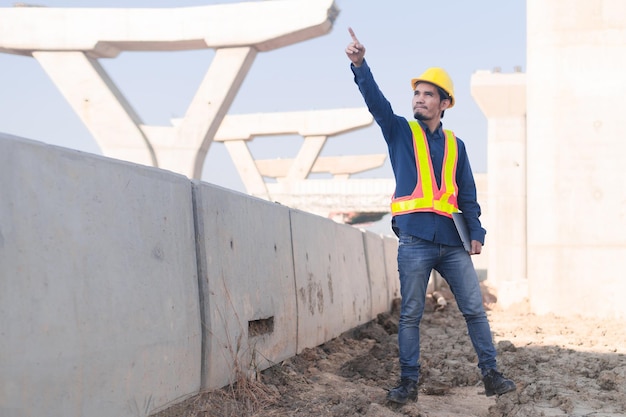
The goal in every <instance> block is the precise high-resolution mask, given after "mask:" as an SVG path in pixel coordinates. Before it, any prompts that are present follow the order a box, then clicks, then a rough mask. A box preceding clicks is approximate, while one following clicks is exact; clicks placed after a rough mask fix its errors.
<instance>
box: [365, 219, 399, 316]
mask: <svg viewBox="0 0 626 417" xmlns="http://www.w3.org/2000/svg"><path fill="white" fill-rule="evenodd" d="M363 243H364V245H365V259H366V265H367V275H368V276H369V284H370V292H371V298H372V316H373V317H376V316H377V315H378V314H380V313H384V312H387V311H390V310H391V301H392V300H391V298H390V297H391V294H390V293H389V285H388V284H387V266H386V263H385V246H384V243H383V239H381V237H380V235H378V234H376V233H373V232H368V231H364V233H363Z"/></svg>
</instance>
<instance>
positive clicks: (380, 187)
mask: <svg viewBox="0 0 626 417" xmlns="http://www.w3.org/2000/svg"><path fill="white" fill-rule="evenodd" d="M338 13H339V10H338V8H337V6H336V5H335V3H334V1H333V0H322V1H320V0H301V1H298V2H294V1H290V0H273V1H266V2H256V3H245V4H237V3H235V4H221V5H212V6H201V7H183V8H174V9H58V8H45V7H43V8H42V7H15V8H9V9H3V10H2V11H0V21H1V22H2V27H1V29H0V34H1V36H0V52H5V53H12V54H20V55H30V56H32V57H33V58H35V59H36V60H37V61H38V62H39V63H40V64H41V66H42V67H43V69H44V70H45V71H46V73H47V74H48V75H49V76H50V78H51V79H52V80H53V82H54V83H55V84H56V86H57V87H58V88H59V90H60V91H61V93H62V94H63V96H64V97H65V98H66V100H67V101H68V102H69V104H70V105H71V106H72V108H73V109H74V111H75V112H76V113H77V114H78V116H79V117H80V119H81V120H82V121H83V123H84V124H85V125H86V126H87V129H88V130H89V131H90V132H91V134H92V135H93V137H94V139H95V140H96V142H97V143H98V145H99V147H100V149H101V150H102V152H103V154H104V155H105V156H109V157H113V158H118V159H123V160H127V161H132V162H136V163H140V164H144V165H150V166H155V167H160V168H163V169H168V170H171V171H174V172H178V173H181V174H183V175H186V176H188V177H189V178H195V179H199V178H200V176H201V172H202V167H203V164H204V161H205V157H206V154H207V152H208V150H209V148H210V146H211V144H212V143H213V142H214V141H221V142H224V144H225V146H226V148H227V149H228V151H229V153H230V155H231V157H232V160H233V162H234V163H235V165H236V167H237V170H238V172H239V174H240V175H241V178H242V181H243V183H244V185H245V187H246V191H247V192H248V193H249V194H251V195H254V196H257V197H260V198H263V199H266V200H270V201H277V202H280V203H282V204H285V205H288V206H290V207H293V208H298V209H301V210H305V211H309V212H312V213H315V214H319V215H322V216H325V217H332V218H333V219H335V220H336V221H339V222H345V223H363V222H369V221H375V220H378V219H380V218H381V217H382V216H383V215H385V214H386V213H388V212H389V207H388V202H389V195H390V194H391V193H392V192H393V187H394V184H393V181H392V180H354V179H349V177H350V175H351V174H355V173H358V172H362V171H366V170H369V169H373V168H377V167H379V166H381V165H382V164H383V163H384V161H385V158H386V155H384V154H381V155H363V156H342V157H340V156H337V157H321V158H319V154H320V152H321V150H322V147H323V146H324V144H325V142H326V140H327V139H328V138H329V137H331V136H333V135H338V134H341V133H346V132H349V131H352V130H355V129H359V128H362V127H365V126H368V125H370V124H371V123H372V122H373V119H372V116H371V115H370V114H369V112H368V111H367V109H365V108H359V109H337V110H324V111H310V112H293V113H275V114H249V115H228V114H227V113H228V109H229V108H230V106H231V104H232V102H233V100H234V98H235V96H236V94H237V92H238V90H239V88H240V86H241V84H242V82H243V80H244V79H245V77H246V75H247V74H248V71H249V70H250V68H251V66H252V64H253V62H254V59H255V57H256V55H257V54H258V53H259V52H267V51H272V50H275V49H278V48H281V47H284V46H288V45H292V44H295V43H298V42H302V41H304V40H307V39H311V38H314V37H317V36H321V35H324V34H326V33H328V31H330V29H331V28H332V25H333V22H334V20H335V18H336V16H337V14H338ZM260 16H263V18H262V19H260V18H259V17H260ZM284 16H289V19H284V18H282V17H284ZM189 49H214V50H215V57H214V58H213V61H212V63H211V65H210V67H209V69H208V71H207V73H206V75H205V77H204V80H203V81H202V83H201V84H200V86H199V88H198V90H197V92H196V94H195V96H194V98H193V99H192V101H191V103H190V104H189V107H188V109H187V112H186V114H185V115H184V117H183V118H181V119H179V120H174V121H173V123H172V125H171V126H151V125H146V124H144V123H143V122H142V120H141V119H140V117H139V115H138V114H137V112H136V111H135V110H134V109H133V108H132V106H131V104H130V103H129V102H128V101H127V100H126V99H125V98H124V95H123V93H122V91H121V90H120V89H119V88H118V87H117V86H116V85H115V83H114V82H113V80H112V79H111V78H110V77H109V76H108V75H107V73H106V71H105V69H104V68H103V67H102V66H101V65H100V63H99V61H98V60H99V59H101V58H115V57H117V56H118V55H119V54H120V53H121V52H123V51H181V50H189ZM283 134H295V135H300V136H302V137H303V138H304V144H303V145H302V148H301V149H300V152H299V153H298V155H297V156H296V157H295V158H294V159H289V160H287V159H282V160H264V161H254V160H253V158H252V155H251V153H250V152H249V150H248V147H247V141H249V140H251V139H253V138H254V137H255V136H261V135H283ZM311 173H327V174H331V175H332V176H333V178H332V179H324V180H312V179H310V178H309V175H310V174H311Z"/></svg>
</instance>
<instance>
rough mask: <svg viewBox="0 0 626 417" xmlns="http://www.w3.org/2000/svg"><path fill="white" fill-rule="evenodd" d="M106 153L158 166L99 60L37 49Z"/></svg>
mask: <svg viewBox="0 0 626 417" xmlns="http://www.w3.org/2000/svg"><path fill="white" fill-rule="evenodd" d="M32 55H33V57H34V58H35V59H37V61H38V62H39V64H41V66H42V68H43V69H44V70H45V71H46V73H47V74H48V76H49V77H50V78H51V79H52V81H53V82H54V83H55V84H56V86H57V88H58V89H59V90H60V91H61V94H63V96H64V97H65V99H66V100H67V102H68V103H69V104H70V106H72V109H74V111H75V112H76V114H77V115H78V117H80V119H81V120H82V122H83V123H84V124H85V126H86V127H87V129H88V130H89V132H90V133H91V134H92V136H93V138H94V139H95V141H96V143H98V146H99V147H100V150H102V153H103V154H104V155H106V156H109V157H112V158H118V159H125V160H127V161H132V162H136V163H138V164H143V165H152V166H158V164H157V160H156V155H155V153H154V149H153V148H152V145H151V144H150V142H149V141H148V138H147V137H146V135H145V134H144V132H142V130H141V128H140V125H141V124H142V121H141V119H140V117H139V115H138V114H137V113H136V112H135V111H134V110H133V108H132V106H131V105H130V103H129V102H128V101H127V100H126V99H125V98H124V96H123V95H122V93H121V92H120V90H119V89H118V88H117V86H116V85H115V83H114V82H113V81H112V80H111V78H110V77H109V76H108V74H107V73H106V71H105V70H104V68H102V66H101V65H100V63H99V62H98V60H96V59H93V58H89V57H88V56H87V54H85V53H84V52H81V51H72V52H56V51H55V52H50V51H34V52H33V53H32Z"/></svg>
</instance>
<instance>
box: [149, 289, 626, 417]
mask: <svg viewBox="0 0 626 417" xmlns="http://www.w3.org/2000/svg"><path fill="white" fill-rule="evenodd" d="M483 293H484V295H485V296H484V299H485V305H486V307H487V309H488V316H489V320H490V323H491V327H492V331H493V336H494V340H495V342H496V346H497V350H498V363H499V368H500V370H501V371H502V372H503V373H504V374H505V375H506V376H507V377H509V378H511V379H513V380H514V381H515V382H516V383H517V391H516V392H514V393H508V394H505V395H502V396H500V397H495V396H494V397H489V398H487V397H486V396H485V395H484V388H483V385H482V382H481V379H480V375H479V371H478V368H477V367H476V355H475V353H474V351H473V349H472V346H471V343H470V340H469V336H468V335H467V329H466V326H465V321H464V320H463V317H462V316H461V314H460V312H459V311H458V309H457V307H456V304H455V303H454V298H453V297H452V296H451V295H450V294H449V292H447V291H446V289H445V288H444V289H442V294H443V296H444V299H445V300H446V301H447V305H446V306H445V307H444V308H441V305H437V303H436V301H435V299H434V298H433V297H432V295H431V294H429V305H428V308H427V311H426V312H425V314H424V318H423V320H422V324H421V338H422V347H421V361H422V376H421V379H420V391H419V397H418V400H417V402H411V403H409V404H406V405H404V406H396V405H392V404H388V403H386V401H385V395H386V390H388V389H389V388H392V387H393V386H394V385H395V384H396V382H397V380H398V376H399V366H398V343H397V324H398V302H399V300H396V302H395V303H394V308H393V310H392V311H391V312H390V313H389V314H381V315H379V316H378V318H377V319H376V320H374V321H372V322H370V323H367V324H365V325H363V326H361V327H359V328H357V329H353V330H351V331H350V332H347V333H346V334H344V335H341V336H340V337H338V338H336V339H333V340H330V341H328V342H327V343H325V344H323V345H321V346H318V347H317V348H314V349H307V350H305V351H303V352H302V353H301V354H300V355H297V356H295V357H293V358H290V359H288V360H285V361H283V362H282V363H280V364H277V365H276V366H274V367H272V368H269V369H267V370H265V371H263V372H262V373H261V374H260V375H259V376H258V378H257V380H254V381H249V380H246V379H242V380H241V382H240V383H239V384H236V385H235V386H232V387H227V388H224V389H222V390H216V391H212V392H208V393H203V394H201V395H198V396H196V397H193V398H190V399H188V400H186V401H184V402H183V403H180V404H177V405H175V406H173V407H171V408H169V409H167V410H164V411H162V412H160V413H159V414H156V415H155V417H183V416H184V417H230V416H238V417H244V416H246V417H247V416H250V417H252V416H255V417H265V416H281V417H287V416H300V417H320V416H329V417H331V416H332V417H348V416H349V417H356V416H366V417H393V416H412V417H453V416H463V417H503V416H507V417H539V416H568V417H574V416H585V417H591V416H593V417H616V416H626V323H625V322H624V321H623V320H599V319H585V318H581V317H572V318H562V317H558V316H555V315H547V316H536V315H533V314H530V313H528V308H527V307H526V306H525V305H519V306H516V307H514V308H509V309H507V310H502V309H499V308H498V306H497V303H493V302H494V301H495V297H494V296H493V295H492V294H491V293H490V292H489V289H488V288H486V287H484V288H483Z"/></svg>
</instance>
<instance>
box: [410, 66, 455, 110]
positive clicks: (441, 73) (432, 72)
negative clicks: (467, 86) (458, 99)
mask: <svg viewBox="0 0 626 417" xmlns="http://www.w3.org/2000/svg"><path fill="white" fill-rule="evenodd" d="M419 82H427V83H431V84H434V85H436V86H437V87H439V88H441V89H442V90H443V91H445V92H446V93H448V95H449V96H450V107H448V108H451V107H453V106H454V84H453V83H452V78H450V76H449V75H448V73H447V72H446V70H444V69H443V68H437V67H433V68H428V69H427V70H426V71H424V73H423V74H422V75H420V76H419V77H417V78H413V79H412V80H411V88H412V89H413V90H415V87H416V85H417V84H418V83H419Z"/></svg>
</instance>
